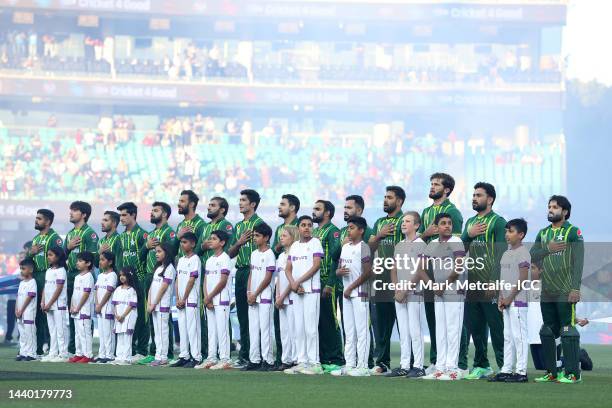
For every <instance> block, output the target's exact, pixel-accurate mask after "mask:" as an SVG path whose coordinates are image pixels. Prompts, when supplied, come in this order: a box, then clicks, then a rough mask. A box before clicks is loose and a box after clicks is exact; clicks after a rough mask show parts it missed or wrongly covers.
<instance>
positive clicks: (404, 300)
mask: <svg viewBox="0 0 612 408" xmlns="http://www.w3.org/2000/svg"><path fill="white" fill-rule="evenodd" d="M420 226H421V217H419V213H417V212H416V211H408V212H406V213H405V214H404V217H403V218H402V234H404V236H405V237H406V238H404V239H403V240H402V241H400V242H399V243H398V244H397V245H396V246H395V252H394V258H395V259H407V263H406V264H404V263H401V264H398V263H397V262H396V263H395V264H394V266H393V269H391V281H392V282H393V283H395V284H404V285H407V284H408V283H409V282H417V281H418V276H417V275H418V271H419V270H418V267H417V268H415V267H414V266H415V265H417V266H418V265H419V262H420V260H421V259H422V258H423V255H424V254H425V250H426V248H427V244H425V242H424V241H423V240H422V239H421V238H420V237H419V236H418V235H417V230H418V229H419V227H420ZM423 300H424V299H423V291H422V290H420V289H416V290H409V289H408V288H403V289H396V290H395V314H396V317H397V331H398V332H399V336H400V355H401V357H400V366H399V367H398V368H396V369H394V370H392V371H391V372H390V373H387V374H385V376H386V377H408V378H420V377H423V376H425V370H423V360H424V351H423V350H424V344H423V333H422V331H421V323H422V321H423V319H424V317H425V308H424V306H423ZM432 347H433V345H432ZM411 355H413V356H414V363H413V364H412V368H411V367H410V356H411Z"/></svg>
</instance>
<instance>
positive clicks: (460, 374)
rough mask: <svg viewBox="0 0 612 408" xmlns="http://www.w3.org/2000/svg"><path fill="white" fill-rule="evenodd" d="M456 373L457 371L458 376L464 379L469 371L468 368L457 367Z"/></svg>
mask: <svg viewBox="0 0 612 408" xmlns="http://www.w3.org/2000/svg"><path fill="white" fill-rule="evenodd" d="M457 373H459V377H461V379H464V378H465V376H466V375H468V374H469V373H470V370H462V369H460V368H458V369H457Z"/></svg>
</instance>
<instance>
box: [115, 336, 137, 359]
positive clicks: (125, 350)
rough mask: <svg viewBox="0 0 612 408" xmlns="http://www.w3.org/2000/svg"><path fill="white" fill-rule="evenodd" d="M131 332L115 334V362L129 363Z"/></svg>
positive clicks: (130, 357)
mask: <svg viewBox="0 0 612 408" xmlns="http://www.w3.org/2000/svg"><path fill="white" fill-rule="evenodd" d="M133 334H134V331H133V330H129V331H128V332H127V333H117V360H122V361H130V360H131V359H132V335H133Z"/></svg>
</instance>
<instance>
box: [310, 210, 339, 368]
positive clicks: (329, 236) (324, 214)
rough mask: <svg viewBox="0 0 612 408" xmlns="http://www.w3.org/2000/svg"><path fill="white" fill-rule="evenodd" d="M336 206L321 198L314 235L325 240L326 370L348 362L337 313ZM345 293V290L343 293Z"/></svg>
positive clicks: (322, 319)
mask: <svg viewBox="0 0 612 408" xmlns="http://www.w3.org/2000/svg"><path fill="white" fill-rule="evenodd" d="M335 211H336V208H335V207H334V205H333V204H332V203H331V202H329V201H326V200H318V201H317V202H316V203H315V205H314V207H313V209H312V220H313V221H314V222H316V223H317V224H318V225H317V228H315V229H314V231H313V232H312V236H313V237H315V238H318V239H319V241H321V246H322V247H323V258H322V259H321V271H320V276H321V307H320V309H319V350H320V358H321V363H322V366H323V369H324V370H325V371H326V372H331V371H334V370H337V369H339V368H340V367H342V366H343V365H344V364H345V361H344V355H343V353H342V334H341V333H340V322H338V318H337V314H336V290H337V288H338V286H339V283H338V281H339V278H338V277H337V276H336V269H338V259H339V258H340V251H341V249H342V245H341V243H340V230H339V229H338V227H336V226H335V225H334V224H332V222H331V220H332V218H334V213H335ZM340 293H342V292H340Z"/></svg>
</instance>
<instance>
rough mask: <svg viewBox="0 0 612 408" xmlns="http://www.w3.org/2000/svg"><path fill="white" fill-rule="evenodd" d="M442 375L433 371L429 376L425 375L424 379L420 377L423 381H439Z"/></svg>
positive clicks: (440, 372)
mask: <svg viewBox="0 0 612 408" xmlns="http://www.w3.org/2000/svg"><path fill="white" fill-rule="evenodd" d="M443 375H444V373H443V372H442V371H434V372H433V373H431V374H427V375H426V376H425V377H422V378H423V379H424V380H439V379H440V377H442V376H443Z"/></svg>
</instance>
